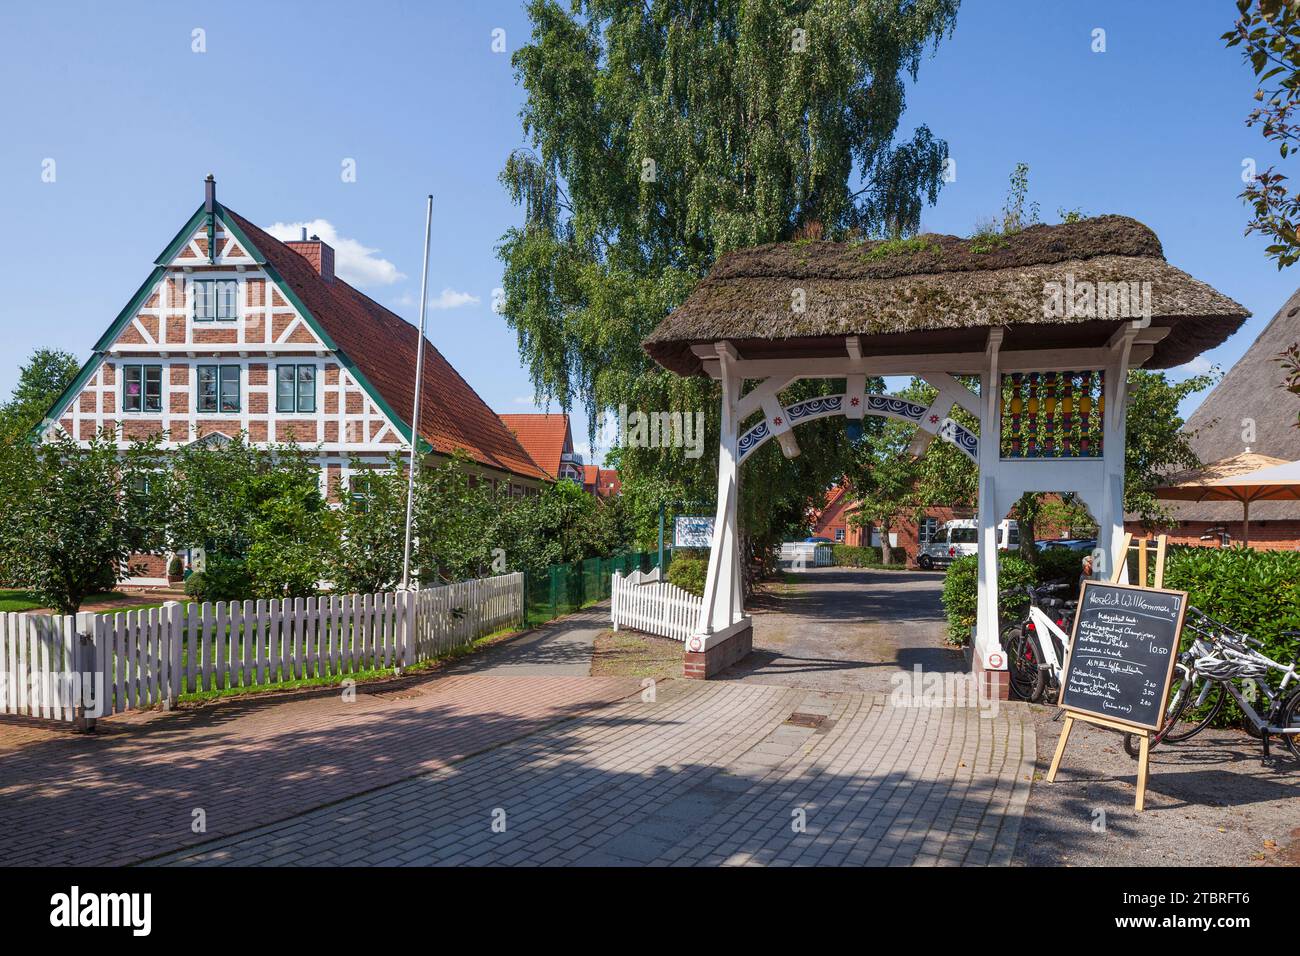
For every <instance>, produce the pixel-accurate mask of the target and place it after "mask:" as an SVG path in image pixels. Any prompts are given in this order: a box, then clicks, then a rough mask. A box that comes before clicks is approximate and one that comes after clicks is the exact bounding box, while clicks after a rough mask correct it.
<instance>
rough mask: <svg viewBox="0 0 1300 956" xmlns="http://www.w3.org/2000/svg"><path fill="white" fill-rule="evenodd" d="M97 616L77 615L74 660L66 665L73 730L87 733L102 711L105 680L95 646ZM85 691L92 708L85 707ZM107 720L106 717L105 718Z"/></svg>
mask: <svg viewBox="0 0 1300 956" xmlns="http://www.w3.org/2000/svg"><path fill="white" fill-rule="evenodd" d="M97 616H98V615H96V614H93V613H92V612H90V611H79V612H78V613H77V619H76V620H77V625H76V634H75V636H74V639H73V643H72V649H73V651H72V653H73V659H72V660H71V661H70V662H68V663H69V667H68V670H69V671H71V675H70V676H71V679H72V692H73V694H75V695H76V696H75V698H74V699H73V701H72V719H73V726H74V727H75V729H76V730H78V731H81V732H83V733H90V732H92V731H94V729H95V718H96V717H98V716H100V714H101V713H102V711H103V706H104V704H103V701H104V679H103V678H102V677H101V676H100V673H101V670H102V667H101V660H102V658H101V657H100V655H99V654H98V653H97V651H98V648H97V647H96V646H95V634H96V628H95V620H96V618H97ZM87 689H89V691H90V698H89V699H90V701H91V706H89V707H87V706H86V704H87V700H88V697H87V693H86V692H87ZM105 716H107V715H105Z"/></svg>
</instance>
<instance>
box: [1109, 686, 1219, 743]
mask: <svg viewBox="0 0 1300 956" xmlns="http://www.w3.org/2000/svg"><path fill="white" fill-rule="evenodd" d="M1174 681H1175V684H1174V691H1173V693H1172V694H1171V695H1170V696H1169V706H1168V707H1166V708H1165V724H1164V726H1163V727H1161V728H1160V731H1159V732H1158V733H1156V734H1155V735H1154V736H1153V737H1152V738H1151V746H1152V747H1154V746H1156V745H1158V744H1161V743H1165V742H1168V743H1178V742H1179V741H1182V740H1187V739H1189V738H1191V737H1195V736H1196V735H1197V734H1199V733H1200V732H1201V731H1202V730H1204V729H1205V728H1206V727H1208V726H1210V722H1211V721H1212V720H1214V718H1215V717H1216V716H1218V713H1219V711H1220V710H1221V709H1222V708H1223V702H1224V700H1225V698H1226V694H1225V693H1224V690H1223V685H1222V684H1220V683H1219V682H1218V681H1214V682H1213V686H1212V687H1210V689H1209V692H1208V694H1207V695H1206V697H1205V700H1204V702H1203V703H1202V704H1201V705H1200V706H1197V704H1196V701H1197V700H1198V699H1199V698H1200V696H1201V691H1202V690H1203V689H1204V687H1205V681H1204V679H1201V680H1195V681H1191V682H1188V681H1186V680H1183V679H1182V678H1180V677H1175V679H1174ZM1124 752H1125V753H1127V754H1128V755H1129V756H1130V757H1132V758H1134V759H1135V760H1136V759H1137V757H1138V755H1139V754H1140V753H1141V752H1142V750H1141V738H1139V737H1138V736H1137V735H1136V734H1125V735H1124Z"/></svg>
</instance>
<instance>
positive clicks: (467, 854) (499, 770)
mask: <svg viewBox="0 0 1300 956" xmlns="http://www.w3.org/2000/svg"><path fill="white" fill-rule="evenodd" d="M792 715H795V716H794V717H792ZM1025 716H1026V712H1025V710H1024V709H1023V708H1002V709H1000V710H999V711H998V712H997V714H996V716H992V717H983V718H982V717H981V716H980V711H979V710H978V709H977V708H970V707H959V706H951V705H950V706H934V707H903V706H894V705H892V704H891V703H890V702H889V700H888V698H886V697H884V696H882V695H874V694H848V693H827V692H820V691H808V690H804V689H796V688H787V687H779V686H761V685H749V684H742V683H734V682H733V683H728V682H721V683H713V682H707V683H697V682H690V681H679V680H674V681H666V682H661V683H660V684H659V685H658V686H657V688H656V689H655V700H653V701H649V702H647V701H644V700H642V699H641V698H640V697H639V696H634V697H630V698H627V699H625V700H622V701H619V702H617V703H614V704H611V705H608V706H604V707H601V708H599V709H593V710H589V711H587V712H585V713H583V714H580V715H578V716H575V717H574V718H573V719H572V720H567V721H565V722H563V723H559V724H555V725H553V726H551V727H549V728H547V729H546V730H543V731H539V732H537V733H534V734H531V735H529V736H527V737H525V738H523V739H519V740H516V741H514V742H512V743H509V744H505V745H503V746H499V747H496V748H495V749H493V750H491V751H490V752H487V753H482V754H479V755H478V756H474V757H470V758H468V759H466V760H463V761H460V762H458V763H454V764H451V765H449V766H446V767H443V768H441V769H439V770H437V771H435V772H432V773H428V774H423V775H420V776H419V777H416V778H414V779H410V780H405V781H403V782H400V783H396V784H393V785H390V786H385V787H382V788H380V789H377V790H374V791H372V792H369V793H366V794H364V795H362V796H358V797H355V798H353V799H347V800H344V801H342V802H339V803H336V804H334V805H331V806H328V807H324V808H322V809H318V810H313V811H311V812H309V813H304V814H302V815H300V816H298V817H295V818H294V819H291V820H287V821H284V822H282V823H279V824H276V825H273V826H267V827H262V828H260V829H256V830H253V831H251V832H247V833H243V834H240V835H238V836H235V837H232V838H228V839H224V840H217V841H214V842H212V843H209V844H207V845H205V846H202V847H200V848H198V849H195V850H188V851H185V852H183V853H179V854H175V855H173V856H171V857H169V858H166V859H165V860H163V861H159V862H165V863H169V864H179V865H248V864H262V865H319V864H344V865H374V864H381V865H383V864H402V865H430V864H439V865H450V864H493V865H497V864H500V865H539V864H551V865H555V864H585V865H647V864H648V865H658V866H664V865H691V864H704V865H717V864H724V865H746V864H750V865H762V864H769V865H789V864H812V863H821V864H835V863H842V864H849V865H861V864H890V865H906V864H913V863H915V864H961V863H966V864H1005V863H1007V862H1008V861H1009V860H1010V857H1011V853H1012V850H1013V848H1014V846H1015V841H1016V834H1017V831H1018V828H1019V822H1020V818H1021V814H1022V811H1023V807H1024V803H1025V798H1026V795H1027V793H1028V788H1029V780H1030V777H1031V775H1032V772H1033V760H1034V748H1035V741H1034V729H1033V724H1032V722H1031V721H1027V720H1025V719H1023V718H1024V717H1025ZM494 824H496V825H495V826H494Z"/></svg>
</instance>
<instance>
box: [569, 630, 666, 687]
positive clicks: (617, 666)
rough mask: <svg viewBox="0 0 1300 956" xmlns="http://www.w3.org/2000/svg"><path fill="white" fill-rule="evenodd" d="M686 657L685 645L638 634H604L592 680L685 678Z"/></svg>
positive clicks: (597, 645)
mask: <svg viewBox="0 0 1300 956" xmlns="http://www.w3.org/2000/svg"><path fill="white" fill-rule="evenodd" d="M682 653H683V645H682V642H681V641H674V640H670V639H669V638H666V637H654V636H652V635H650V634H641V633H640V632H638V631H603V632H602V633H600V634H597V635H596V641H595V646H594V647H593V649H592V654H591V676H592V677H638V678H640V677H652V678H654V679H655V680H666V679H668V678H670V677H681V676H682Z"/></svg>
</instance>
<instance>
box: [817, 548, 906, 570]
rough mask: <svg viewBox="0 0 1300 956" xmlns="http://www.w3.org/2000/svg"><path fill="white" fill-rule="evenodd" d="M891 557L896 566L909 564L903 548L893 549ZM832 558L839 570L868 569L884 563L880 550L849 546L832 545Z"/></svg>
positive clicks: (890, 551) (890, 553)
mask: <svg viewBox="0 0 1300 956" xmlns="http://www.w3.org/2000/svg"><path fill="white" fill-rule="evenodd" d="M889 556H890V557H891V558H892V559H893V562H894V563H895V564H900V565H902V564H906V563H907V551H905V550H904V549H903V548H891V549H890V550H889ZM831 557H832V559H833V560H834V561H835V566H836V567H838V568H866V567H874V566H875V565H878V564H882V563H883V556H882V555H881V553H880V549H879V548H859V547H855V546H853V545H848V544H836V545H832V546H831Z"/></svg>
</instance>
